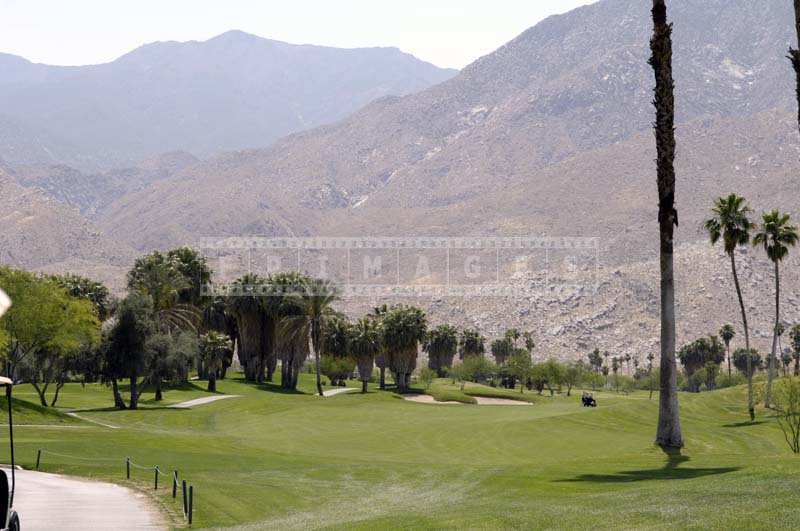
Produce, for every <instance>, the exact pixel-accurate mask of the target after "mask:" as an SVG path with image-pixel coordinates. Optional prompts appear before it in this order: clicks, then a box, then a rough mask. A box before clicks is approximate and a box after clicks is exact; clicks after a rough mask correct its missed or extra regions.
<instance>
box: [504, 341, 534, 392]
mask: <svg viewBox="0 0 800 531" xmlns="http://www.w3.org/2000/svg"><path fill="white" fill-rule="evenodd" d="M507 368H508V372H509V374H511V375H512V376H513V377H514V378H516V380H517V381H518V382H519V392H520V393H524V392H525V383H526V382H527V381H528V379H529V378H530V377H531V369H532V368H533V364H532V363H531V355H530V354H529V353H528V352H527V351H525V350H517V351H516V352H515V353H514V354H512V355H511V357H510V358H509V359H508V361H507Z"/></svg>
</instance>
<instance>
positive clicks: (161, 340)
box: [144, 331, 199, 402]
mask: <svg viewBox="0 0 800 531" xmlns="http://www.w3.org/2000/svg"><path fill="white" fill-rule="evenodd" d="M144 351H145V352H144V376H145V377H146V378H147V380H148V381H149V382H150V383H151V384H152V385H153V389H154V391H155V401H156V402H160V401H161V400H163V397H164V391H163V389H164V382H175V383H177V382H185V381H187V380H188V377H189V374H188V370H187V368H188V367H189V366H190V365H191V362H192V360H193V359H195V358H197V357H198V355H199V350H198V345H197V336H196V335H195V334H194V333H193V332H186V331H179V332H176V333H165V332H156V333H154V334H153V335H151V336H150V337H148V338H147V339H146V340H145V343H144Z"/></svg>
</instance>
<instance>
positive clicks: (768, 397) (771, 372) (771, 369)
mask: <svg viewBox="0 0 800 531" xmlns="http://www.w3.org/2000/svg"><path fill="white" fill-rule="evenodd" d="M780 322H781V275H780V267H779V266H778V261H777V260H776V261H775V326H773V327H772V352H771V353H770V356H769V363H768V364H767V390H766V391H765V393H764V407H766V408H769V407H770V406H771V402H772V381H773V380H774V379H775V362H776V360H777V356H776V355H775V352H776V350H777V348H778V327H779V326H780Z"/></svg>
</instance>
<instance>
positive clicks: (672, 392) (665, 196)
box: [649, 0, 683, 448]
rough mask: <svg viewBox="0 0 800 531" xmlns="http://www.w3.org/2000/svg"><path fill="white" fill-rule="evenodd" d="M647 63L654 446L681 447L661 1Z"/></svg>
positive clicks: (671, 163)
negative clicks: (657, 286) (657, 320)
mask: <svg viewBox="0 0 800 531" xmlns="http://www.w3.org/2000/svg"><path fill="white" fill-rule="evenodd" d="M652 15H653V37H652V39H651V40H650V51H651V52H652V55H651V57H650V61H649V62H650V66H652V67H653V73H654V74H655V81H656V87H655V91H654V92H655V98H654V100H653V104H654V106H655V109H656V122H655V133H656V149H657V152H658V157H657V167H658V225H659V233H660V242H661V245H660V248H661V253H660V254H661V259H660V262H661V375H660V377H661V393H660V395H659V410H658V429H657V432H656V444H658V445H660V446H662V447H667V448H680V447H682V446H683V434H682V432H681V420H680V411H679V408H678V368H677V364H676V362H675V278H674V267H673V256H672V255H673V247H674V243H673V238H674V231H675V227H676V226H677V225H678V211H677V210H675V94H674V88H675V84H674V81H673V79H672V25H671V24H669V23H668V22H667V6H666V4H665V3H664V0H653V10H652Z"/></svg>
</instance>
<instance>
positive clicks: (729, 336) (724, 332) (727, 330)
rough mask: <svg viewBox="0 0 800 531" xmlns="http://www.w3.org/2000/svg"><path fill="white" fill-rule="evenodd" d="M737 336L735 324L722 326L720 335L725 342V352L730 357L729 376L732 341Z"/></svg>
mask: <svg viewBox="0 0 800 531" xmlns="http://www.w3.org/2000/svg"><path fill="white" fill-rule="evenodd" d="M735 336H736V331H735V330H734V329H733V326H731V325H729V324H726V325H723V326H722V328H720V329H719V337H720V338H721V339H722V342H723V343H725V353H726V357H727V359H728V377H729V378H730V376H731V341H732V340H733V338H734V337H735Z"/></svg>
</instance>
